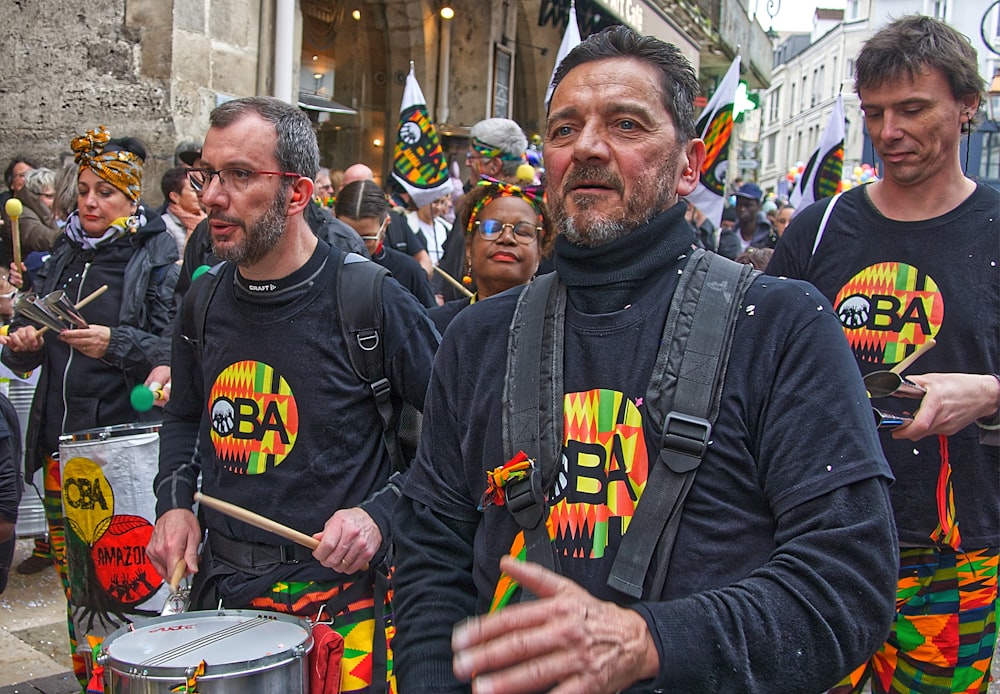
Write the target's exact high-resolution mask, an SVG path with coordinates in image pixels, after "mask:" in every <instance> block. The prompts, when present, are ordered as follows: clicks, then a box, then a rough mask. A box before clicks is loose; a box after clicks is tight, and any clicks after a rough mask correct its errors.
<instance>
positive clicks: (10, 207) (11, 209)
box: [4, 198, 24, 272]
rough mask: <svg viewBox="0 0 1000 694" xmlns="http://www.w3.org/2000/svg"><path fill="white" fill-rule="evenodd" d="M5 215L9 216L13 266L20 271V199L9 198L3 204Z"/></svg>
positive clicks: (21, 207) (21, 209)
mask: <svg viewBox="0 0 1000 694" xmlns="http://www.w3.org/2000/svg"><path fill="white" fill-rule="evenodd" d="M4 210H5V211H6V212H7V216H8V217H10V240H11V242H12V245H13V247H14V267H16V268H17V271H18V272H21V222H20V218H21V213H22V212H23V211H24V209H23V206H22V205H21V201H20V200H18V199H17V198H11V199H10V200H8V201H7V204H6V205H4Z"/></svg>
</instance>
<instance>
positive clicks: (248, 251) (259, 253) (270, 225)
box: [213, 186, 287, 267]
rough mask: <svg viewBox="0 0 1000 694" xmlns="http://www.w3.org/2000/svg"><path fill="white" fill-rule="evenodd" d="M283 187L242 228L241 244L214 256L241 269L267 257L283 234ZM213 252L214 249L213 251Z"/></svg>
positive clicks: (284, 197)
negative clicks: (247, 225)
mask: <svg viewBox="0 0 1000 694" xmlns="http://www.w3.org/2000/svg"><path fill="white" fill-rule="evenodd" d="M285 192H286V191H285V187H284V186H281V188H280V189H279V190H278V194H277V195H275V196H274V201H273V202H271V204H270V206H268V208H267V209H266V210H265V211H264V214H262V215H261V216H260V219H258V220H257V221H256V222H254V223H253V225H252V226H250V227H244V229H245V230H246V236H245V237H244V239H243V242H242V243H240V244H237V245H235V246H233V247H231V248H228V249H223V250H222V252H221V253H220V252H219V251H215V255H216V256H217V257H218V258H219V259H220V260H225V261H227V262H230V263H236V264H237V265H241V266H243V267H247V266H250V265H254V264H255V263H258V262H260V260H261V259H262V258H263V257H264V256H265V255H267V254H268V253H269V252H270V251H271V250H273V249H274V247H275V246H277V245H278V241H279V240H281V235H282V234H284V233H285V199H286V197H287V196H286V195H285ZM213 250H214V249H213Z"/></svg>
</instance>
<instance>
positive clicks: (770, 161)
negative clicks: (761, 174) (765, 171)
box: [764, 133, 778, 166]
mask: <svg viewBox="0 0 1000 694" xmlns="http://www.w3.org/2000/svg"><path fill="white" fill-rule="evenodd" d="M764 149H765V150H766V154H767V156H766V157H765V158H764V163H765V164H767V165H768V166H774V161H775V159H776V156H775V155H776V154H777V153H776V152H775V150H777V149H778V133H775V134H774V135H771V136H769V137H768V138H767V139H766V140H765V141H764Z"/></svg>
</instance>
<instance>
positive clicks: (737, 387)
mask: <svg viewBox="0 0 1000 694" xmlns="http://www.w3.org/2000/svg"><path fill="white" fill-rule="evenodd" d="M683 209H684V206H683V205H678V206H676V207H674V208H672V209H670V210H668V211H666V212H664V213H663V214H661V215H659V216H658V217H656V218H654V219H653V220H651V221H650V222H649V223H647V224H645V225H643V226H641V227H639V228H637V229H635V230H634V231H632V232H631V233H629V234H628V235H627V236H625V237H623V238H620V239H618V240H615V241H613V242H611V243H608V244H606V245H604V246H600V247H594V248H582V247H579V246H575V245H573V244H571V243H568V242H567V241H566V240H565V239H559V240H558V241H557V244H556V249H555V253H556V255H555V267H556V271H557V272H558V274H559V276H560V278H561V280H562V281H563V282H564V283H565V284H566V285H567V292H568V306H567V309H566V318H565V338H564V340H565V342H564V344H565V351H564V360H563V362H564V372H565V374H564V389H565V397H564V427H563V428H564V434H565V439H564V447H563V458H562V468H561V469H560V474H559V481H558V482H557V484H556V487H555V488H554V489H553V490H550V491H549V494H548V502H549V513H550V517H551V518H552V520H553V521H554V528H555V537H554V538H553V545H554V548H555V550H556V552H557V554H558V555H559V561H560V567H561V572H562V573H563V574H564V575H566V576H569V577H570V578H572V579H573V580H574V581H576V582H577V583H579V584H581V585H582V586H584V587H585V588H586V589H587V590H588V591H590V592H591V593H592V594H594V595H595V596H597V597H599V598H601V599H604V600H609V601H613V602H616V603H618V604H621V605H623V606H629V607H631V608H632V609H635V610H636V611H637V612H638V613H639V614H641V615H642V616H643V617H644V618H645V620H646V623H647V626H648V628H649V630H650V633H651V634H652V636H653V639H654V641H655V643H656V645H657V648H658V652H659V655H660V665H661V668H660V674H659V676H658V678H656V680H655V681H650V682H643V683H637V684H636V685H634V686H633V687H631V688H629V689H628V691H630V692H633V691H646V690H648V689H652V688H656V687H659V688H662V690H663V691H670V692H708V691H742V692H776V691H782V692H819V691H823V690H825V689H828V688H830V687H831V686H833V685H834V684H835V683H836V682H837V681H838V680H839V679H840V678H841V677H842V676H844V675H845V674H847V672H849V671H850V670H851V669H852V668H853V667H854V666H856V665H858V664H860V663H861V662H862V661H863V660H864V659H865V658H867V657H868V655H869V654H870V653H871V652H872V651H874V649H875V648H876V647H877V646H878V645H879V644H880V643H882V641H883V640H884V638H885V636H886V634H887V633H888V625H889V620H890V619H891V616H892V614H893V609H894V597H895V579H896V558H895V544H894V542H895V541H894V535H893V529H892V518H891V511H890V508H889V504H888V501H887V499H888V495H887V492H886V486H887V484H888V480H889V479H890V477H891V476H890V473H889V471H888V467H887V466H886V464H885V461H884V459H883V458H882V455H881V452H880V449H879V446H878V441H877V438H876V435H875V430H874V426H873V422H872V416H871V410H870V408H869V406H868V401H867V398H866V396H865V391H864V387H863V385H862V384H861V381H860V379H858V378H855V377H854V375H855V374H856V369H855V368H854V366H853V358H852V356H851V354H850V351H849V349H848V347H847V344H846V343H845V342H844V340H843V335H842V331H841V329H840V324H839V321H838V320H837V318H836V316H835V315H834V314H833V312H832V311H831V310H830V307H829V305H828V304H827V303H826V302H825V301H824V300H823V299H822V297H819V296H818V295H817V293H816V292H815V290H814V289H812V288H811V287H810V286H808V285H806V284H803V283H799V282H793V281H785V280H777V279H775V278H766V277H762V278H759V279H758V280H757V281H756V282H755V283H754V285H753V286H752V287H751V288H750V290H749V291H748V293H747V295H746V298H745V302H744V306H743V309H742V310H741V313H740V318H739V320H738V322H737V328H736V333H735V337H734V344H733V350H732V356H731V358H730V360H729V369H728V372H727V376H726V380H725V384H724V389H723V394H722V403H721V408H720V414H719V417H718V420H717V422H716V426H715V429H714V430H713V434H712V443H711V445H710V448H709V451H708V452H707V454H706V456H705V458H704V461H703V462H702V465H701V467H700V468H699V472H698V476H697V478H696V480H695V482H694V485H693V486H692V488H691V491H690V493H689V495H688V497H687V501H686V505H685V509H684V515H683V517H682V521H681V527H680V531H679V533H678V537H677V541H676V544H675V545H674V553H673V557H672V560H671V563H670V569H669V571H668V575H667V580H666V587H665V594H666V596H667V600H666V601H664V602H651V601H642V602H639V603H633V601H632V600H631V599H629V598H628V597H626V596H624V595H622V594H620V593H617V592H616V591H614V590H613V589H611V588H609V587H608V586H607V585H606V579H607V576H608V573H609V572H610V568H611V565H612V564H613V561H614V558H615V555H616V552H617V550H618V547H619V544H620V542H621V538H622V536H623V533H624V532H625V530H626V529H627V527H628V523H629V521H630V520H631V517H632V513H633V510H634V506H635V504H636V503H638V501H637V500H638V499H641V496H642V493H643V491H644V489H645V486H644V484H645V479H646V474H647V471H648V469H649V466H650V465H651V464H654V463H655V461H656V459H657V456H658V448H657V447H658V443H657V442H658V441H659V440H660V438H659V433H660V431H659V429H660V425H659V423H658V422H653V421H649V418H648V417H647V416H646V408H645V405H644V402H643V401H644V396H645V393H646V390H647V386H648V381H649V377H650V373H651V371H652V364H653V360H654V358H655V355H656V352H657V349H658V346H659V341H660V336H661V333H662V329H663V324H664V321H665V318H666V313H667V309H668V306H669V304H670V299H671V297H672V294H673V291H674V288H675V287H676V284H677V278H678V276H679V274H680V273H682V272H683V271H684V268H685V266H686V263H687V259H688V254H689V251H690V250H691V247H692V244H693V242H694V238H693V235H692V232H691V230H690V228H689V227H688V226H687V225H686V224H685V223H684V219H683ZM519 291H520V289H517V288H515V289H514V290H511V291H509V292H505V293H503V294H500V295H497V296H496V297H493V298H491V299H490V300H489V301H484V302H477V303H476V304H474V305H472V306H470V307H469V308H467V309H466V310H464V311H462V312H461V313H460V314H459V315H458V316H457V317H456V318H455V323H456V324H457V325H458V326H459V327H458V328H455V329H450V330H449V331H448V334H447V335H446V337H445V339H444V340H443V342H442V344H441V347H440V349H439V351H438V355H437V360H436V362H435V367H434V373H433V374H432V377H431V383H430V385H429V387H428V392H427V401H426V404H425V409H424V429H423V435H422V437H421V442H420V450H419V452H418V455H417V460H416V462H415V464H414V468H413V469H412V471H411V476H410V478H409V481H408V483H407V486H406V488H405V490H404V498H403V500H402V501H401V503H400V504H399V505H398V506H397V509H396V515H395V517H394V527H395V528H396V529H397V531H396V535H395V540H396V549H397V555H396V558H397V564H396V573H395V574H394V584H395V587H396V594H395V599H394V607H395V617H396V624H397V628H398V632H397V637H396V641H395V643H394V653H395V667H396V675H397V678H398V682H399V686H400V690H401V691H420V692H465V691H468V685H466V684H463V683H458V682H456V681H455V680H454V677H453V675H452V673H451V655H452V654H451V648H450V637H451V629H452V625H453V624H455V623H456V622H459V621H461V620H462V619H464V618H465V617H467V616H469V615H470V614H477V613H484V612H487V611H489V610H490V609H491V605H492V604H493V603H494V600H495V595H494V592H495V587H496V585H497V580H498V578H499V576H498V561H499V557H500V556H502V555H503V554H506V553H509V552H510V551H511V548H512V545H513V544H514V543H515V538H516V536H517V535H518V533H519V528H518V526H517V524H516V523H515V521H514V519H513V516H512V515H511V514H510V512H509V511H508V510H507V509H506V508H504V507H497V506H490V507H487V508H486V509H484V510H479V509H477V505H478V504H479V501H480V498H481V496H482V494H483V491H484V488H485V480H486V472H487V471H488V470H491V469H493V468H495V467H497V466H500V465H502V464H503V463H504V462H505V459H504V457H503V444H502V438H501V411H502V405H503V403H502V393H503V380H504V364H505V361H506V356H507V335H508V326H509V324H510V320H511V316H512V314H513V311H514V306H515V303H516V300H517V296H518V293H519ZM500 602H501V604H502V600H501V601H500Z"/></svg>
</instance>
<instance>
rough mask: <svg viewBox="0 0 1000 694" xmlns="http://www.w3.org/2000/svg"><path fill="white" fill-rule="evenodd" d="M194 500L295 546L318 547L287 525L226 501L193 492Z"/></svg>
mask: <svg viewBox="0 0 1000 694" xmlns="http://www.w3.org/2000/svg"><path fill="white" fill-rule="evenodd" d="M194 500H195V501H197V502H199V503H201V504H202V505H204V506H208V507H209V508H210V509H212V510H213V511H218V512H219V513H221V514H223V515H226V516H229V517H230V518H235V519H236V520H241V521H243V522H244V523H246V524H247V525H252V526H254V527H255V528H260V529H261V530H267V531H268V532H272V533H274V534H275V535H280V536H281V537H283V538H285V539H286V540H291V541H292V542H294V543H295V544H298V545H302V546H303V547H306V548H308V549H316V548H317V547H319V540H317V539H316V538H314V537H312V536H311V535H306V534H305V533H300V532H299V531H298V530H296V529H295V528H289V527H288V526H287V525H282V524H281V523H279V522H277V521H273V520H271V519H270V518H265V517H264V516H262V515H260V514H257V513H254V512H253V511H248V510H247V509H245V508H242V507H241V506H237V505H235V504H231V503H229V502H228V501H223V500H222V499H216V498H214V497H211V496H205V495H204V494H202V493H201V492H195V495H194Z"/></svg>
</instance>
